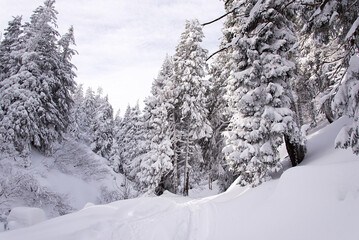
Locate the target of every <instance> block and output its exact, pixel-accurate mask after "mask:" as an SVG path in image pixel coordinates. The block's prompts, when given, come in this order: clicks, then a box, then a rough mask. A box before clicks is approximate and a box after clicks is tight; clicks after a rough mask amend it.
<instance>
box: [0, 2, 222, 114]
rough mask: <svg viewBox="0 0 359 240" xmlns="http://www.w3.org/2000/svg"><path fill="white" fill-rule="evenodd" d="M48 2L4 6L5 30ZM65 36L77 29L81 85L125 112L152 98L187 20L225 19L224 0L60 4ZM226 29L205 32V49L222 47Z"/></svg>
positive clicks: (0, 10)
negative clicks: (15, 19) (71, 28)
mask: <svg viewBox="0 0 359 240" xmlns="http://www.w3.org/2000/svg"><path fill="white" fill-rule="evenodd" d="M42 3H43V0H31V1H29V0H0V30H2V29H4V28H6V27H7V22H8V21H9V20H11V16H15V15H24V20H25V21H28V18H29V16H30V15H31V14H32V11H33V10H35V8H36V7H37V6H39V5H41V4H42ZM56 9H57V11H58V12H59V15H58V25H59V31H60V32H61V33H65V32H66V30H67V29H68V27H69V26H70V25H73V26H74V28H75V37H76V43H77V47H76V49H77V50H78V52H79V55H78V56H75V57H74V59H73V62H74V64H75V65H76V66H77V68H78V72H77V74H78V78H77V81H78V82H79V83H84V84H85V87H86V86H91V87H93V88H96V87H97V86H102V88H103V89H104V92H105V93H108V94H109V98H110V101H111V102H112V104H113V105H114V107H115V109H116V108H118V107H120V108H121V110H122V112H124V111H125V108H126V106H127V104H128V103H130V104H131V105H134V104H135V103H136V101H137V99H140V100H141V101H142V100H143V99H144V98H145V97H146V96H147V95H148V94H149V92H150V86H151V83H152V80H153V78H155V77H156V76H157V73H158V71H159V69H160V67H161V64H162V61H163V59H164V57H165V55H166V53H169V54H173V53H174V50H175V46H176V45H177V42H178V40H179V37H180V34H181V32H182V31H183V30H184V23H185V19H193V18H198V19H199V20H200V22H206V21H209V20H212V19H214V18H216V17H218V16H220V15H222V14H223V12H224V10H223V2H220V1H219V0H213V1H207V0H151V1H148V0H130V1H129V0H101V1H100V0H57V2H56ZM220 29H221V23H217V24H214V25H212V26H208V27H205V29H204V31H205V35H206V39H205V41H204V43H203V44H204V46H205V47H206V48H208V49H209V50H210V52H213V51H215V50H216V49H217V45H218V44H219V41H218V38H219V37H220Z"/></svg>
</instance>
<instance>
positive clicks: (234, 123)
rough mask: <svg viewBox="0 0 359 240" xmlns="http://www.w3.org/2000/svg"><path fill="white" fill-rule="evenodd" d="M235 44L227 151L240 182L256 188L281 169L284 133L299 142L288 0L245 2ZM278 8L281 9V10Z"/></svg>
mask: <svg viewBox="0 0 359 240" xmlns="http://www.w3.org/2000/svg"><path fill="white" fill-rule="evenodd" d="M241 4H242V5H241V6H240V8H239V10H238V11H239V15H240V16H241V18H237V23H236V24H237V27H238V29H239V31H238V32H239V33H238V36H236V39H237V40H236V41H235V42H234V43H233V42H232V44H233V53H232V54H231V61H232V63H231V64H233V66H236V68H235V69H234V70H233V71H232V73H231V75H230V77H229V79H228V86H227V91H228V92H227V100H228V104H229V107H230V109H231V111H232V112H233V116H232V117H231V119H230V124H229V130H228V131H227V132H226V147H225V148H224V153H225V155H226V159H227V161H228V163H229V164H230V165H231V166H232V168H233V170H234V171H235V172H237V173H238V174H239V176H240V178H239V183H240V184H241V185H247V184H251V185H252V186H256V185H258V184H260V183H261V182H263V181H265V180H266V179H268V178H269V173H270V172H272V171H278V170H279V169H280V167H281V166H280V163H279V156H278V150H277V149H278V147H279V146H280V145H281V144H282V143H283V135H286V136H288V138H289V137H290V139H288V142H291V143H293V144H299V145H300V144H301V136H300V133H299V129H298V127H297V124H296V119H295V114H294V112H293V111H292V110H291V98H292V96H291V90H290V86H289V82H290V79H291V78H293V77H295V75H294V73H293V71H294V67H295V64H294V62H292V61H291V59H289V58H288V57H287V56H288V55H287V52H288V51H290V49H291V48H292V46H293V45H294V44H295V43H296V37H295V35H294V30H295V29H294V26H293V23H292V21H291V18H292V17H293V16H294V12H293V9H291V8H290V7H289V6H287V4H286V1H281V0H277V1H266V0H264V1H254V0H253V1H246V2H242V3H241ZM278 9H280V11H279V10H278Z"/></svg>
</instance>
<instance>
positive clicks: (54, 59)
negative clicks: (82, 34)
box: [0, 0, 75, 156]
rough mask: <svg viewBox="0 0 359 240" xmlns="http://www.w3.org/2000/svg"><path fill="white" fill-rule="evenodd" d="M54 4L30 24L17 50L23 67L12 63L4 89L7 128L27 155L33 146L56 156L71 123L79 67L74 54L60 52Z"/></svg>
mask: <svg viewBox="0 0 359 240" xmlns="http://www.w3.org/2000/svg"><path fill="white" fill-rule="evenodd" d="M54 2H55V1H53V0H47V1H45V3H44V6H40V7H38V8H37V9H36V10H35V11H34V13H33V15H32V16H31V22H30V23H28V24H26V25H25V27H24V34H22V35H21V36H20V38H19V42H20V44H19V46H18V47H17V48H16V50H14V51H13V57H14V59H16V61H15V62H16V63H17V64H19V65H17V64H16V65H11V68H10V69H9V72H10V75H9V76H8V77H7V78H5V79H3V80H2V85H1V90H0V92H1V93H0V94H1V99H2V101H1V108H2V112H3V114H2V115H3V118H2V121H1V124H2V127H1V129H4V130H5V131H6V132H7V136H6V139H7V140H8V141H11V142H13V143H14V145H15V147H16V149H17V150H18V151H19V152H21V153H22V155H24V156H26V155H28V154H29V149H30V145H31V144H32V145H33V146H35V147H36V148H38V149H39V150H40V151H42V152H45V153H47V154H50V153H51V152H52V144H53V143H54V142H55V141H58V140H61V139H62V136H63V133H64V132H65V131H66V129H67V127H68V126H69V123H70V121H69V111H70V108H71V105H72V96H71V93H72V92H73V90H74V87H75V82H74V79H73V78H74V74H72V73H70V71H72V67H73V66H72V65H71V66H69V65H68V62H67V61H68V60H69V58H70V55H71V54H70V55H68V56H67V57H66V61H65V60H64V58H63V57H62V56H61V53H60V52H59V51H58V44H57V37H58V36H59V33H58V32H57V30H56V29H55V28H56V27H57V25H56V20H57V19H56V14H57V11H56V10H55V8H54ZM14 69H15V70H16V71H14Z"/></svg>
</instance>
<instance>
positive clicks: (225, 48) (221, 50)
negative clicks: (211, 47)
mask: <svg viewBox="0 0 359 240" xmlns="http://www.w3.org/2000/svg"><path fill="white" fill-rule="evenodd" d="M229 47H230V45H229V46H226V47H224V48H221V49H219V50H218V51H216V52H214V53H212V54H211V55H210V56H209V57H208V58H207V59H206V61H208V60H209V59H211V58H212V57H213V56H214V55H216V54H217V53H220V52H223V51H224V50H227V49H228V48H229Z"/></svg>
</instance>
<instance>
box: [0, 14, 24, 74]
mask: <svg viewBox="0 0 359 240" xmlns="http://www.w3.org/2000/svg"><path fill="white" fill-rule="evenodd" d="M21 21H22V17H20V16H17V17H14V19H13V20H12V21H10V22H9V24H8V25H9V26H8V28H7V29H5V33H4V39H3V40H2V41H1V43H0V81H1V80H3V79H5V78H7V77H9V76H10V75H11V72H10V69H12V68H13V67H14V66H13V65H14V64H15V63H14V58H13V57H11V53H12V51H15V50H16V48H17V47H18V46H19V44H20V42H19V37H20V35H21V34H22V32H23V30H22V28H21Z"/></svg>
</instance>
